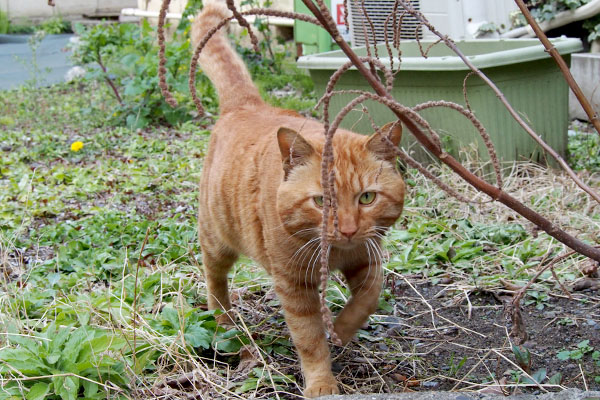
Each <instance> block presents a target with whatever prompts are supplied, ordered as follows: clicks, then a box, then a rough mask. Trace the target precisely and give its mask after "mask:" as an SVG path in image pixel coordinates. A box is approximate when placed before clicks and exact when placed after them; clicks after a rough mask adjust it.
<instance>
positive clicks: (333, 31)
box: [302, 0, 600, 261]
mask: <svg viewBox="0 0 600 400" xmlns="http://www.w3.org/2000/svg"><path fill="white" fill-rule="evenodd" d="M302 1H303V3H304V4H305V5H306V6H307V7H308V9H309V10H310V11H311V12H312V13H313V15H315V17H317V19H318V20H319V21H320V22H321V24H322V25H323V26H324V27H325V29H327V31H328V32H329V34H330V35H331V36H332V37H333V38H334V40H335V41H336V43H337V44H338V46H340V48H341V49H342V51H343V52H344V53H345V54H346V56H347V57H348V58H349V59H350V60H352V61H353V62H354V65H355V66H356V68H357V70H358V71H359V72H360V73H361V75H363V77H364V78H365V79H366V80H367V82H368V83H369V84H370V85H371V86H372V87H373V89H374V90H375V92H376V93H377V95H379V96H381V99H380V100H381V101H382V102H383V103H385V104H386V105H388V107H390V108H391V109H392V111H393V112H394V113H395V114H396V116H397V117H398V118H399V119H400V120H401V121H402V122H403V123H404V124H405V125H406V127H407V128H408V130H409V131H410V132H411V133H412V134H413V135H414V136H415V138H416V139H417V140H418V141H419V142H420V143H421V144H422V145H423V146H424V147H425V148H426V149H427V150H429V151H430V152H431V153H432V154H433V155H435V156H436V157H437V158H438V159H440V160H441V161H442V162H443V163H444V164H446V165H448V166H449V167H450V168H451V169H452V170H453V171H454V172H456V173H457V174H458V175H459V176H460V177H461V178H463V179H464V180H465V181H467V182H468V183H469V184H471V185H472V186H473V187H475V188H476V189H478V190H480V191H482V192H484V193H486V194H487V195H489V196H490V197H491V198H492V199H494V200H497V201H499V202H501V203H502V204H504V205H506V206H508V207H510V208H511V209H513V210H514V211H516V212H517V213H519V214H520V215H522V216H523V217H525V218H527V219H528V220H530V221H531V222H533V223H534V224H536V225H537V226H539V227H540V228H541V229H542V230H544V231H545V232H547V233H548V234H549V235H550V236H552V237H554V238H556V239H557V240H558V241H560V242H562V243H564V244H565V245H567V246H569V247H570V248H572V249H573V250H575V251H577V252H578V253H581V254H583V255H586V256H588V257H590V258H593V259H594V260H597V261H600V251H599V250H598V249H596V248H594V247H592V246H590V245H588V244H586V243H584V242H582V241H581V240H579V239H577V238H575V237H573V236H571V235H569V234H568V233H567V232H565V231H564V230H562V229H560V228H559V227H557V226H556V225H554V224H553V223H552V222H550V221H549V220H548V219H546V218H544V217H543V216H541V215H540V214H538V213H536V212H535V211H533V210H532V209H530V208H528V207H527V206H525V205H524V204H523V203H521V202H520V201H518V200H517V199H515V198H514V197H512V196H510V195H509V194H508V193H505V192H503V191H502V190H500V189H498V188H496V187H494V186H493V185H490V184H489V183H487V182H486V181H484V180H483V179H481V178H479V177H477V176H476V175H474V174H473V173H471V172H470V171H469V170H467V169H466V168H465V167H464V166H463V165H462V164H461V163H459V162H458V161H457V160H456V159H455V158H454V157H452V156H451V155H450V154H448V153H445V152H443V151H442V150H441V149H439V148H438V147H437V146H436V145H435V144H434V142H433V141H432V140H431V139H430V138H429V137H428V136H427V135H425V134H424V133H423V132H422V131H421V130H420V129H419V128H418V127H417V126H416V125H415V123H414V122H413V121H412V120H411V119H410V118H409V117H408V116H407V115H406V112H403V111H402V110H401V109H399V108H398V107H396V106H395V101H394V100H393V98H392V96H391V95H390V94H389V93H388V92H387V91H386V89H385V87H384V86H383V85H382V84H381V82H379V80H378V79H377V78H376V77H375V76H373V74H371V72H370V71H369V70H368V69H367V68H365V66H364V65H363V64H362V63H361V62H360V59H359V57H358V56H357V55H356V53H354V51H353V50H352V49H351V48H350V46H349V45H348V43H346V42H345V41H344V40H343V39H342V38H341V37H340V35H339V33H338V31H337V28H336V27H335V24H334V22H333V20H332V19H331V16H330V15H329V13H322V11H321V9H322V8H326V7H325V5H324V4H323V2H322V1H321V0H317V4H319V8H317V6H316V5H315V4H314V3H313V2H312V1H310V0H302ZM399 1H402V0H399ZM402 3H403V5H404V6H405V7H406V5H405V3H404V2H402ZM332 25H333V26H332ZM428 27H429V26H428ZM431 28H433V27H431ZM446 40H448V41H449V42H450V40H449V39H447V38H446ZM454 47H455V48H456V46H454ZM465 62H468V59H466V57H465ZM471 65H472V64H471ZM481 75H483V74H481ZM482 79H487V77H486V76H485V75H483V78H482ZM488 81H489V79H488ZM513 111H514V110H513ZM515 115H516V117H518V115H517V114H516V112H515Z"/></svg>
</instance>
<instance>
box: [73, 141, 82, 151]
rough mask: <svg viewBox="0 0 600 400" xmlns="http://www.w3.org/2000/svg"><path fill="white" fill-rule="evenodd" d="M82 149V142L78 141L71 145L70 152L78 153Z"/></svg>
mask: <svg viewBox="0 0 600 400" xmlns="http://www.w3.org/2000/svg"><path fill="white" fill-rule="evenodd" d="M81 149H83V142H80V141H79V140H78V141H76V142H73V143H71V151H79V150H81Z"/></svg>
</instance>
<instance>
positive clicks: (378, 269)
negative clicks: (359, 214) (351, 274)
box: [365, 238, 383, 291]
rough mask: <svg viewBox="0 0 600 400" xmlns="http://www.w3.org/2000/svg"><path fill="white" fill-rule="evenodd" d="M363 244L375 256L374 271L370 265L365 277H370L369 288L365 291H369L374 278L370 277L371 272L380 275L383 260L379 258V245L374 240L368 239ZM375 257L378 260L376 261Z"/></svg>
mask: <svg viewBox="0 0 600 400" xmlns="http://www.w3.org/2000/svg"><path fill="white" fill-rule="evenodd" d="M365 243H367V246H369V247H370V248H371V250H372V251H373V253H374V255H376V257H375V258H376V259H375V263H374V267H375V269H374V270H372V269H371V265H369V272H368V274H367V277H371V279H370V284H369V287H368V288H367V289H366V290H367V291H370V290H371V288H372V287H373V283H374V282H375V279H374V277H372V276H371V272H373V274H380V273H382V272H383V268H382V266H383V258H382V257H381V250H380V248H379V245H378V244H377V242H376V241H375V240H373V239H371V238H369V239H367V241H366V242H365ZM377 257H378V258H379V259H378V260H377ZM365 279H366V278H365Z"/></svg>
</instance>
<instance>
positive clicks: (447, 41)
mask: <svg viewBox="0 0 600 400" xmlns="http://www.w3.org/2000/svg"><path fill="white" fill-rule="evenodd" d="M398 1H400V3H401V4H402V5H403V7H404V8H406V10H407V11H408V12H409V13H411V14H412V15H413V16H414V17H415V18H417V19H418V20H419V21H420V22H421V23H422V24H423V25H425V26H426V27H427V29H429V30H430V31H431V32H432V33H433V34H435V35H436V36H438V37H439V38H440V39H441V40H443V41H444V43H445V44H446V46H448V47H449V48H450V49H452V51H454V53H455V54H456V55H457V56H458V57H459V58H460V59H461V60H462V61H463V62H464V63H465V65H467V66H468V67H469V68H470V69H471V70H472V71H473V72H475V73H476V74H477V75H478V76H479V77H480V78H481V79H482V80H483V81H484V82H485V83H486V84H487V85H488V86H489V87H490V88H491V89H492V90H493V91H494V93H495V94H496V97H498V99H499V100H500V101H501V102H502V104H504V107H506V109H507V110H508V112H509V113H510V115H511V116H512V117H513V118H514V120H515V121H517V123H518V124H519V125H521V127H522V128H523V129H524V130H525V132H527V134H529V136H531V138H532V139H533V140H535V141H536V142H537V143H538V144H539V145H540V146H541V147H542V148H543V149H544V151H546V152H547V153H548V154H550V155H551V156H552V158H554V159H555V160H556V162H558V164H559V165H560V166H561V167H562V169H563V170H564V171H565V172H566V173H567V174H568V175H569V176H570V177H571V179H573V181H575V183H577V186H579V187H580V188H581V189H582V190H583V191H585V192H586V193H587V194H589V195H590V196H591V197H592V198H593V199H594V200H596V201H597V202H598V203H600V195H599V194H598V193H596V192H595V191H594V190H593V189H592V188H590V187H589V186H588V185H586V184H585V183H584V182H583V181H582V180H581V179H579V177H578V176H577V174H575V172H574V171H573V170H572V169H571V167H569V165H568V164H567V162H566V161H565V160H564V159H563V158H562V157H561V156H560V155H559V154H558V153H557V152H556V151H555V150H554V149H553V148H552V147H550V146H549V145H548V144H547V143H546V142H544V141H543V140H542V138H541V137H540V136H539V135H538V134H537V133H536V132H535V131H534V130H533V129H532V128H531V127H530V126H529V125H528V124H527V122H525V120H523V118H521V116H520V115H519V114H518V113H517V111H516V110H515V109H514V108H513V107H512V106H511V105H510V103H509V102H508V100H507V99H506V97H505V96H504V93H502V91H500V89H498V87H497V86H496V85H495V84H494V82H492V81H491V80H490V79H489V78H488V77H487V75H485V74H484V73H483V72H482V71H481V70H480V69H479V68H477V67H475V65H473V63H472V62H471V60H469V58H468V57H466V56H465V55H464V54H463V52H462V51H460V49H459V48H458V47H457V46H456V44H455V43H454V41H452V40H451V39H450V38H449V37H448V36H446V35H443V34H442V33H440V32H439V31H438V30H437V29H435V27H434V26H433V25H432V24H431V23H430V22H429V21H428V20H427V18H425V16H424V15H423V14H422V13H421V12H419V11H417V10H415V9H414V8H413V7H412V5H410V4H409V3H407V2H406V1H405V0H398Z"/></svg>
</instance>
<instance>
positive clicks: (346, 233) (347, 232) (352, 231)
mask: <svg viewBox="0 0 600 400" xmlns="http://www.w3.org/2000/svg"><path fill="white" fill-rule="evenodd" d="M357 230H358V228H357V227H355V226H350V227H347V228H346V229H343V228H342V227H340V233H341V234H342V235H344V236H346V237H347V238H348V239H350V238H352V236H354V234H355V233H356V231H357Z"/></svg>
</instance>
